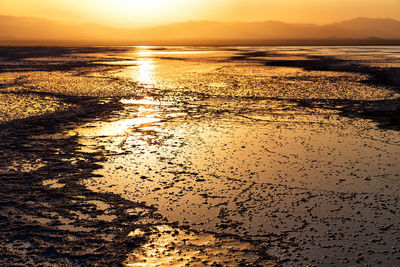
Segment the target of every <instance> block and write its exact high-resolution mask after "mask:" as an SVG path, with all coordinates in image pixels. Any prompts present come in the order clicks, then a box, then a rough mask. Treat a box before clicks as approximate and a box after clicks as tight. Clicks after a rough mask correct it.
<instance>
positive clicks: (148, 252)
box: [0, 47, 400, 266]
mask: <svg viewBox="0 0 400 267" xmlns="http://www.w3.org/2000/svg"><path fill="white" fill-rule="evenodd" d="M371 49H372V48H365V49H363V48H357V49H355V48H354V49H350V48H316V47H308V48H307V47H303V48H284V47H282V48H279V47H278V48H266V47H252V48H251V47H248V48H245V47H238V48H224V47H213V48H205V47H204V48H196V47H186V48H184V47H180V48H178V47H174V48H169V47H168V48H140V47H137V48H132V47H129V48H101V47H93V48H92V47H90V48H62V47H60V48H50V47H49V48H30V47H20V48H16V47H3V48H1V49H0V57H1V62H0V78H1V82H0V93H1V94H0V101H1V103H0V112H1V113H0V127H1V128H0V129H1V132H0V202H1V207H2V209H1V211H0V255H1V256H0V263H1V264H2V265H40V264H43V265H127V266H158V265H165V266H169V265H175V266H184V265H190V266H191V265H200V266H201V265H211V266H221V265H222V266H243V265H245V266H246V265H248V266H257V265H258V266H266V265H272V266H273V265H282V264H283V265H288V266H293V265H300V266H302V265H315V266H318V265H337V264H338V263H339V262H340V264H344V265H382V264H383V265H397V264H399V263H400V251H399V249H398V248H399V247H400V235H399V233H400V229H399V225H400V221H399V216H398V214H399V212H400V210H399V207H398V205H397V203H398V201H399V199H400V191H399V188H400V187H399V186H400V178H399V166H398V164H397V162H398V159H399V158H400V137H399V135H398V129H399V126H400V121H399V110H400V102H399V87H398V86H399V80H398V77H400V76H399V75H398V72H399V69H398V67H397V66H398V65H397V64H398V63H399V59H398V58H397V57H396V51H397V50H396V48H379V49H374V50H373V51H374V53H371ZM364 50H365V51H364ZM393 51H394V52H393Z"/></svg>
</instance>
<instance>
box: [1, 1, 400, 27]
mask: <svg viewBox="0 0 400 267" xmlns="http://www.w3.org/2000/svg"><path fill="white" fill-rule="evenodd" d="M0 14H1V15H12V16H25V17H39V18H48V19H57V20H61V21H66V22H77V23H96V24H104V25H108V26H114V27H129V28H132V27H146V26H155V25H163V24H169V23H173V22H180V21H188V20H194V21H200V20H213V21H248V22H252V21H266V20H279V21H283V22H293V23H315V24H328V23H332V22H338V21H341V20H346V19H352V18H355V17H371V18H393V19H399V20H400V0H324V1H323V0H0Z"/></svg>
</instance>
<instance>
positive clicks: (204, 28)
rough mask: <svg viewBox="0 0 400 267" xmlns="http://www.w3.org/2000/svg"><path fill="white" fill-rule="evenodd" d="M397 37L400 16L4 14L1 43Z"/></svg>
mask: <svg viewBox="0 0 400 267" xmlns="http://www.w3.org/2000/svg"><path fill="white" fill-rule="evenodd" d="M368 38H370V39H399V40H400V21H397V20H393V19H371V18H355V19H352V20H347V21H342V22H338V23H333V24H329V25H322V26H321V25H314V24H296V23H284V22H280V21H264V22H251V23H250V22H218V21H188V22H178V23H172V24H169V25H164V26H157V27H148V28H143V29H119V28H112V27H108V26H102V25H97V24H72V23H63V22H58V21H53V20H46V19H38V18H28V17H13V16H0V40H2V43H18V42H22V43H24V42H25V43H32V42H41V43H77V44H79V43H82V44H84V43H92V44H105V43H110V44H136V43H137V44H141V43H146V42H150V43H157V42H158V43H174V42H175V43H179V42H182V43H187V42H193V43H196V42H198V43H207V42H213V41H214V42H215V41H220V42H222V43H223V42H224V41H228V40H236V41H239V42H242V43H246V41H248V42H250V43H252V42H255V41H257V40H322V39H327V40H338V39H368Z"/></svg>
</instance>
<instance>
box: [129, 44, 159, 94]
mask: <svg viewBox="0 0 400 267" xmlns="http://www.w3.org/2000/svg"><path fill="white" fill-rule="evenodd" d="M146 52H148V50H147V49H146V48H145V47H143V48H142V49H141V50H140V51H138V52H136V56H137V57H138V59H137V60H136V61H135V64H136V65H137V66H135V67H134V69H135V71H136V73H135V74H134V76H135V78H136V80H137V82H138V83H140V84H142V85H143V86H144V87H145V88H151V87H152V84H153V83H154V70H155V68H156V64H155V62H154V59H153V58H152V57H151V54H146Z"/></svg>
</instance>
